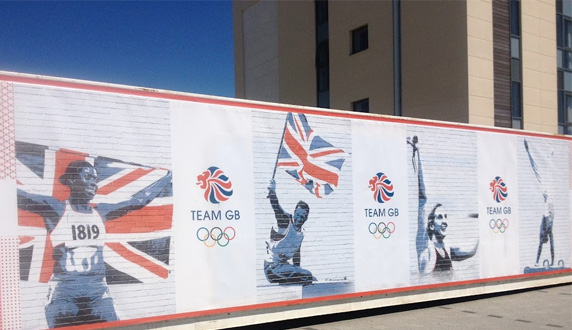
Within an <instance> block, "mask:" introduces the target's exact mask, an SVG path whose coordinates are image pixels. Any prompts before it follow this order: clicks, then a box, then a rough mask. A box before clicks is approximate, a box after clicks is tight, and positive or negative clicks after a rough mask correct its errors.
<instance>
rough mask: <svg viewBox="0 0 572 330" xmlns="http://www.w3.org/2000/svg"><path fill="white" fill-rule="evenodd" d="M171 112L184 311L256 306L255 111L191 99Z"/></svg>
mask: <svg viewBox="0 0 572 330" xmlns="http://www.w3.org/2000/svg"><path fill="white" fill-rule="evenodd" d="M171 111H172V127H173V130H172V137H173V141H177V142H176V143H173V170H174V172H175V173H176V178H175V180H176V183H175V185H174V195H175V196H177V197H176V204H175V209H174V226H175V228H176V233H175V237H174V240H175V251H176V253H177V255H178V256H180V258H178V259H177V264H176V274H177V292H179V293H180V294H177V311H179V312H184V311H189V310H204V309H212V308H220V307H228V306H236V305H246V304H252V303H255V302H256V300H255V281H254V279H255V273H254V271H255V252H254V251H255V244H254V243H255V242H254V224H255V221H254V211H253V199H252V198H253V190H252V182H253V171H252V167H253V164H252V143H251V141H252V136H251V134H252V133H251V132H252V127H251V112H250V111H244V110H243V109H236V108H229V107H223V106H219V105H208V104H196V103H183V102H173V103H172V110H171ZM205 265H208V267H205ZM197 297H200V299H197Z"/></svg>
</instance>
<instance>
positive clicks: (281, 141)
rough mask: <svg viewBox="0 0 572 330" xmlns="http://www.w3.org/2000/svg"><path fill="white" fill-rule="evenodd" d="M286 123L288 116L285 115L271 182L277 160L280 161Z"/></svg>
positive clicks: (274, 174)
mask: <svg viewBox="0 0 572 330" xmlns="http://www.w3.org/2000/svg"><path fill="white" fill-rule="evenodd" d="M287 123H288V115H286V120H285V121H284V128H283V129H282V137H281V138H280V147H278V153H277V154H276V162H275V163H274V171H272V180H274V176H276V167H278V160H279V159H280V150H282V144H283V143H284V135H285V134H286V124H287Z"/></svg>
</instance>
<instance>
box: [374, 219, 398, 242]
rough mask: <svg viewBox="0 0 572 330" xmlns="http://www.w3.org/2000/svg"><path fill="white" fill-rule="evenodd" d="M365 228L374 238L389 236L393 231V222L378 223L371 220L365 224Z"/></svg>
mask: <svg viewBox="0 0 572 330" xmlns="http://www.w3.org/2000/svg"><path fill="white" fill-rule="evenodd" d="M367 230H368V231H369V233H370V234H372V235H373V237H375V239H380V238H381V237H383V238H389V237H390V236H391V234H393V233H395V224H394V223H393V222H388V223H387V224H386V223H385V222H383V221H382V222H380V223H375V222H372V223H370V224H369V225H368V226H367Z"/></svg>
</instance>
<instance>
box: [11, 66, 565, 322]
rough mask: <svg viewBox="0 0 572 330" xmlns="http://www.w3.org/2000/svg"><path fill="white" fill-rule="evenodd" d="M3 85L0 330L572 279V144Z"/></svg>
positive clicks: (136, 93)
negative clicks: (524, 280) (569, 276)
mask: <svg viewBox="0 0 572 330" xmlns="http://www.w3.org/2000/svg"><path fill="white" fill-rule="evenodd" d="M2 78H3V79H4V81H0V87H1V88H0V99H1V100H2V101H1V108H0V111H1V115H2V128H1V129H2V138H1V141H0V142H1V143H2V153H1V155H0V156H1V163H0V197H1V200H2V210H1V211H0V212H1V214H2V220H1V221H2V234H1V237H0V245H1V246H2V253H1V255H0V262H1V264H2V271H1V276H0V287H1V289H2V291H1V295H0V313H1V314H0V322H1V323H0V324H1V328H3V329H20V328H22V329H42V328H51V327H56V326H74V325H77V326H79V327H83V328H85V327H89V326H86V324H91V323H94V322H103V321H107V322H115V323H108V324H109V325H113V324H115V325H121V324H123V323H121V322H122V321H126V320H131V321H133V322H132V323H130V324H133V323H138V322H148V321H152V320H157V319H161V320H166V319H169V318H170V317H173V318H175V317H177V316H179V317H180V316H181V315H183V316H184V315H189V316H200V315H207V314H213V313H216V312H213V311H217V310H224V309H225V308H227V309H229V308H230V309H231V310H233V311H240V310H248V309H250V310H252V309H256V311H258V312H260V313H264V311H265V308H266V307H272V306H278V305H280V304H282V305H283V306H286V305H288V302H292V303H293V304H294V305H299V304H303V303H305V302H311V301H315V300H312V299H316V298H320V297H326V298H328V297H329V298H328V299H330V301H335V300H336V299H344V298H349V297H354V298H355V297H359V296H360V295H367V294H372V293H376V292H378V293H380V294H381V293H384V292H385V291H384V290H395V289H400V288H404V289H407V288H412V289H411V290H412V291H411V292H412V293H414V292H415V288H425V289H426V288H432V287H433V288H436V289H437V290H438V289H439V287H442V286H443V285H444V284H445V285H448V284H450V285H452V286H454V285H455V284H456V283H468V282H471V283H480V282H482V283H485V284H486V282H487V281H490V280H494V279H497V280H499V281H500V280H502V279H505V280H510V279H511V278H527V277H531V278H533V277H534V278H538V277H539V276H549V275H553V274H569V273H570V272H571V269H570V265H571V262H572V259H571V255H572V247H571V244H570V238H571V235H572V231H571V224H572V217H571V215H570V205H571V204H572V174H571V168H572V139H570V138H567V137H562V136H543V135H540V134H534V133H526V132H523V133H519V134H517V133H516V132H514V131H500V130H494V129H485V128H474V127H468V126H457V125H453V124H445V123H434V122H431V123H430V122H421V121H412V120H401V119H395V118H388V117H374V116H360V115H355V114H349V113H343V112H320V111H317V110H314V109H304V108H288V107H282V106H277V105H265V104H260V103H241V102H238V101H230V100H222V99H219V100H217V99H210V98H201V97H195V96H185V95H180V94H174V93H172V94H169V93H153V92H148V91H141V90H132V89H124V90H122V89H121V88H118V87H113V88H111V87H110V88H107V87H102V85H83V84H78V83H70V82H65V81H49V80H37V81H36V80H35V79H31V78H26V79H23V78H22V79H20V78H19V77H18V76H2ZM253 306H254V307H253ZM138 320H139V321H138Z"/></svg>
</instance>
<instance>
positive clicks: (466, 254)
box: [451, 240, 479, 261]
mask: <svg viewBox="0 0 572 330" xmlns="http://www.w3.org/2000/svg"><path fill="white" fill-rule="evenodd" d="M478 248H479V241H478V240H477V244H475V246H474V247H473V248H472V249H471V250H470V251H463V250H461V248H459V247H451V260H453V261H462V260H465V259H468V258H470V257H472V256H474V255H475V254H477V249H478Z"/></svg>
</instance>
